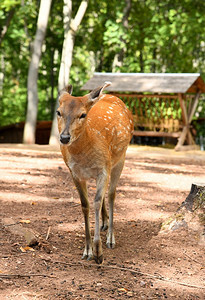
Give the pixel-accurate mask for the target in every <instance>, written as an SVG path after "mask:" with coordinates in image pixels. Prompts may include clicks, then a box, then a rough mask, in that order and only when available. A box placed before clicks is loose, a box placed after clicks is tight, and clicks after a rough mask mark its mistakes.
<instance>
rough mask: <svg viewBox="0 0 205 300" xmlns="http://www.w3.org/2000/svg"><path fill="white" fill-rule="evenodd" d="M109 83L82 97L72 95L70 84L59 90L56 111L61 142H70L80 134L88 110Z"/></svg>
mask: <svg viewBox="0 0 205 300" xmlns="http://www.w3.org/2000/svg"><path fill="white" fill-rule="evenodd" d="M110 84H111V83H110V82H105V84H104V85H103V86H100V87H98V88H96V89H94V90H93V91H92V92H90V93H89V94H87V95H85V96H83V97H74V96H72V85H69V86H67V87H66V88H64V89H63V90H62V91H60V93H59V104H60V106H59V108H58V109H57V111H56V113H57V118H58V130H59V133H60V142H61V143H62V144H64V145H66V144H71V143H72V142H73V141H75V140H76V139H77V138H78V137H79V136H80V135H81V133H82V132H83V128H84V125H85V122H86V118H87V114H88V112H89V110H90V109H91V107H92V106H93V105H94V104H95V103H96V102H97V101H99V99H100V96H101V94H102V91H103V90H104V89H105V88H106V87H107V86H109V85H110Z"/></svg>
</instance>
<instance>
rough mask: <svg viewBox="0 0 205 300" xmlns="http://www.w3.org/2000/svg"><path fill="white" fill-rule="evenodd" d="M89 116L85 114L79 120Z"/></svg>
mask: <svg viewBox="0 0 205 300" xmlns="http://www.w3.org/2000/svg"><path fill="white" fill-rule="evenodd" d="M86 116H87V115H86V114H85V113H83V114H82V115H81V116H80V118H79V119H83V118H85V117H86Z"/></svg>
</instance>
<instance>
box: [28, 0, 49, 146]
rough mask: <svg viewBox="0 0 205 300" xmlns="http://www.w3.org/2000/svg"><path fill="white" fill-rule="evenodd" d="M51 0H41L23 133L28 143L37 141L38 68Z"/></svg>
mask: <svg viewBox="0 0 205 300" xmlns="http://www.w3.org/2000/svg"><path fill="white" fill-rule="evenodd" d="M51 2H52V0H41V2H40V8H39V15H38V21H37V30H36V36H35V40H34V45H33V53H32V57H31V62H30V66H29V71H28V81H27V96H28V107H27V114H26V123H25V127H24V135H23V142H24V143H26V144H34V143H35V130H36V121H37V112H38V87H37V80H38V68H39V62H40V58H41V53H42V45H43V41H44V37H45V33H46V28H47V24H48V17H49V12H50V7H51Z"/></svg>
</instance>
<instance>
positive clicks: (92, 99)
mask: <svg viewBox="0 0 205 300" xmlns="http://www.w3.org/2000/svg"><path fill="white" fill-rule="evenodd" d="M109 85H111V82H110V81H106V82H105V83H104V85H102V86H99V87H98V88H96V89H94V90H93V91H92V92H90V93H89V94H88V95H87V98H88V104H91V105H92V104H94V103H96V102H97V101H98V100H99V98H100V96H101V94H102V92H103V90H104V89H105V88H106V87H108V86H109Z"/></svg>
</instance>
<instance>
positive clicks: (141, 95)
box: [109, 92, 178, 99]
mask: <svg viewBox="0 0 205 300" xmlns="http://www.w3.org/2000/svg"><path fill="white" fill-rule="evenodd" d="M109 94H113V95H115V96H117V97H126V98H167V99H178V96H177V95H158V94H124V93H123V94H121V93H115V92H109Z"/></svg>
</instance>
